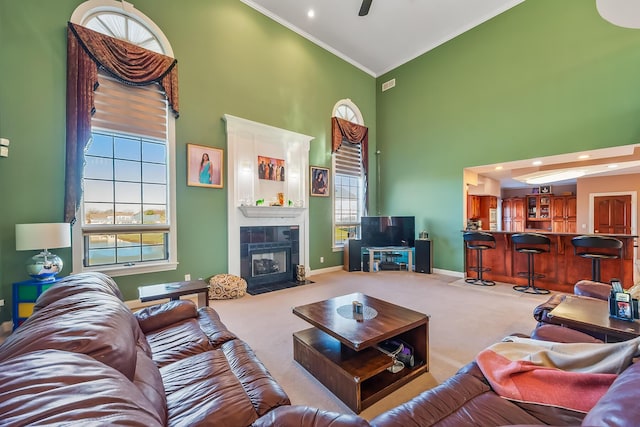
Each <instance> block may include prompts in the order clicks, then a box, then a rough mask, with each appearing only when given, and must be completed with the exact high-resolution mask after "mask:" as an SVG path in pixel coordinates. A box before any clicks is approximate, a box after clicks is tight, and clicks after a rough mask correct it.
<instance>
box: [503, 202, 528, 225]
mask: <svg viewBox="0 0 640 427" xmlns="http://www.w3.org/2000/svg"><path fill="white" fill-rule="evenodd" d="M524 201H525V199H524V197H511V198H508V199H503V200H502V230H503V231H507V232H514V233H520V232H523V231H524Z"/></svg>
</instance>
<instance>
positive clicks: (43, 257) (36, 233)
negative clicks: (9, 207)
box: [16, 223, 71, 281]
mask: <svg viewBox="0 0 640 427" xmlns="http://www.w3.org/2000/svg"><path fill="white" fill-rule="evenodd" d="M69 246H71V226H70V225H69V224H67V223H42V224H16V250H17V251H29V250H42V252H40V253H39V254H37V255H34V256H33V257H31V258H29V259H28V260H27V262H26V268H27V273H28V274H29V276H31V277H32V278H34V279H35V280H41V281H51V280H55V276H56V274H58V273H60V272H61V271H62V260H61V259H60V257H59V256H57V255H55V254H52V253H51V252H49V249H50V248H67V247H69Z"/></svg>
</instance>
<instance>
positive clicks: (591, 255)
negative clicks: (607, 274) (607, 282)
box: [571, 235, 622, 282]
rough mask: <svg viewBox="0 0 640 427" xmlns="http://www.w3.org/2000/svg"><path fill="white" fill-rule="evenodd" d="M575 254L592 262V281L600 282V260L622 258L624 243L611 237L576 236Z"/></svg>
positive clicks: (573, 241)
mask: <svg viewBox="0 0 640 427" xmlns="http://www.w3.org/2000/svg"><path fill="white" fill-rule="evenodd" d="M571 244H572V245H573V253H574V254H575V255H578V256H581V257H582V258H588V259H590V260H591V280H593V281H595V282H599V281H600V260H603V259H618V258H622V241H621V240H618V239H616V238H615V237H609V236H598V235H589V236H576V237H574V238H573V239H571Z"/></svg>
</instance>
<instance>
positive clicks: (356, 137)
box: [331, 117, 369, 211]
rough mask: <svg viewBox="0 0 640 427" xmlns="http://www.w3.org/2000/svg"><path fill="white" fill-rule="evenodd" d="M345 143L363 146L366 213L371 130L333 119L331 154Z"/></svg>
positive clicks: (336, 118)
mask: <svg viewBox="0 0 640 427" xmlns="http://www.w3.org/2000/svg"><path fill="white" fill-rule="evenodd" d="M343 141H347V142H350V143H352V144H360V145H361V150H360V152H361V155H362V169H363V170H364V199H365V211H366V208H367V206H369V192H368V191H367V189H368V187H369V186H368V181H369V128H368V127H366V126H362V125H358V124H356V123H352V122H350V121H348V120H344V119H340V118H338V117H332V118H331V152H332V153H335V152H336V151H338V150H339V149H340V146H341V145H342V142H343Z"/></svg>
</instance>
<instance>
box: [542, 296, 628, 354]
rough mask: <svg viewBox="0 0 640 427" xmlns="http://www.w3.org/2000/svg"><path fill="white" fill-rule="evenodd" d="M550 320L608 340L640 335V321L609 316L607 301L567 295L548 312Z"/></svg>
mask: <svg viewBox="0 0 640 427" xmlns="http://www.w3.org/2000/svg"><path fill="white" fill-rule="evenodd" d="M548 317H549V321H550V322H552V323H555V324H557V325H561V326H566V327H568V328H571V329H576V330H579V331H583V332H586V333H593V334H597V335H600V336H603V337H604V340H605V341H606V342H616V341H625V340H628V339H631V338H636V337H638V336H640V323H639V322H638V321H637V320H636V321H634V322H626V321H624V320H618V319H614V318H611V317H609V303H608V302H607V301H603V300H599V299H595V298H588V297H581V296H577V295H567V296H566V297H565V299H564V300H563V301H562V302H561V303H560V304H558V306H557V307H556V308H554V309H553V310H551V311H550V312H549V314H548Z"/></svg>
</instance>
